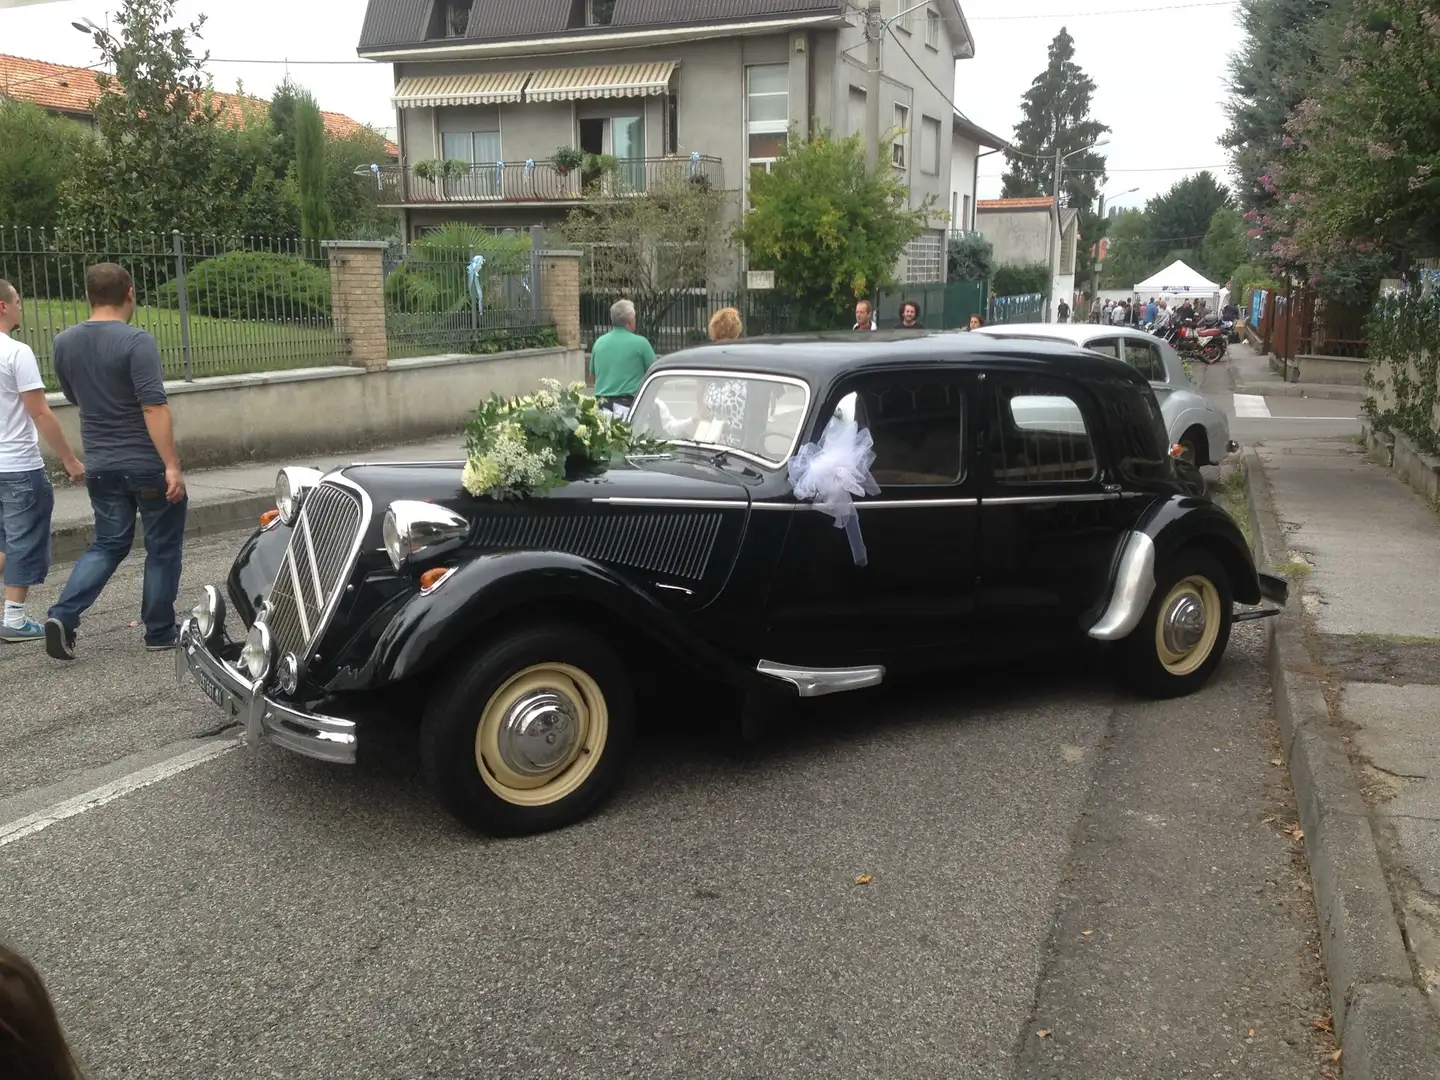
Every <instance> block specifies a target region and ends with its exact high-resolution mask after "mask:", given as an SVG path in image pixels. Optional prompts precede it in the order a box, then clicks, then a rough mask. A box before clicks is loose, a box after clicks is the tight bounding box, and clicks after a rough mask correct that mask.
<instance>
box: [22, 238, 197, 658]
mask: <svg viewBox="0 0 1440 1080" xmlns="http://www.w3.org/2000/svg"><path fill="white" fill-rule="evenodd" d="M85 296H86V299H87V300H88V302H89V304H90V318H89V319H87V320H86V321H85V322H82V323H77V324H76V325H74V326H72V327H69V328H68V329H66V330H63V331H61V332H60V333H59V334H57V335H56V336H55V339H54V342H53V344H52V356H53V360H54V365H55V378H56V381H57V382H58V383H59V386H60V390H61V392H62V393H63V394H64V395H65V400H67V401H69V402H70V403H71V404H72V405H75V406H77V407H78V409H79V413H80V441H81V446H82V451H83V453H84V460H83V461H82V460H81V459H80V458H79V457H78V456H77V455H76V454H75V452H74V450H73V449H72V448H71V446H70V443H69V441H68V440H67V439H66V437H65V433H64V431H63V430H62V429H61V426H60V422H59V421H58V420H57V419H56V418H55V414H54V413H53V412H51V411H50V407H49V405H48V403H47V399H46V388H45V380H44V378H43V376H42V375H41V372H40V365H39V363H38V362H37V360H36V357H35V353H34V351H33V350H32V349H31V348H30V346H28V345H26V344H25V343H24V342H23V341H21V340H19V339H18V338H16V337H14V336H13V335H14V333H15V331H16V329H17V328H19V327H20V325H21V323H22V321H23V318H24V305H23V302H22V298H21V296H20V292H19V290H18V289H17V288H16V287H15V286H14V285H13V284H11V283H10V282H8V281H3V280H0V566H3V572H4V578H5V615H4V622H3V627H0V642H4V643H6V644H24V643H27V642H38V641H41V640H43V641H44V642H45V650H46V652H48V653H49V654H50V655H51V656H52V657H54V658H55V659H57V660H73V659H75V641H76V631H77V630H78V628H79V626H80V617H81V615H83V614H84V613H85V611H87V610H88V609H89V608H90V606H91V605H92V604H94V603H95V601H96V600H98V599H99V597H100V594H101V592H102V591H103V590H104V588H105V586H106V584H108V583H109V581H110V578H111V577H112V576H113V575H114V573H115V571H116V570H117V569H119V566H120V563H121V562H122V561H123V560H124V559H125V557H126V556H127V555H128V554H129V553H130V547H131V544H132V543H133V542H134V539H135V519H136V518H137V517H139V518H140V520H141V521H142V522H143V523H144V526H145V581H144V587H143V599H142V603H141V619H142V621H143V623H144V626H145V646H146V648H148V649H151V650H164V649H173V648H175V646H176V644H177V641H178V638H179V631H178V627H177V624H176V621H175V598H176V596H177V595H178V594H179V591H180V569H181V557H182V548H183V545H184V539H185V518H186V513H187V506H188V502H187V499H186V495H185V478H184V476H183V474H182V473H181V471H180V456H179V454H178V453H177V452H176V449H175V433H174V426H173V422H172V420H171V416H170V406H169V399H168V398H167V397H166V394H165V375H164V371H163V368H162V366H161V363H160V350H159V346H158V345H157V344H156V341H155V339H154V338H153V337H151V336H150V335H149V334H148V333H146V332H145V331H144V330H140V329H137V328H136V327H133V326H131V325H130V320H131V318H132V317H133V316H134V314H135V285H134V282H133V281H132V280H131V277H130V274H129V272H128V271H126V270H125V269H124V268H123V267H121V266H118V265H116V264H114V263H99V264H97V265H95V266H92V267H90V269H89V270H88V271H87V273H86V275H85ZM42 437H43V438H44V440H45V442H46V443H47V444H48V445H49V447H50V449H51V450H52V451H53V452H54V454H55V455H56V457H58V458H59V459H60V461H61V463H62V464H63V465H64V467H65V472H66V473H67V474H68V475H69V477H70V479H71V480H72V481H73V482H75V483H80V482H82V481H83V482H84V484H85V487H86V490H87V493H88V494H89V497H90V506H91V509H92V510H93V511H94V515H95V532H94V535H95V539H94V541H93V542H92V543H91V544H90V546H89V548H87V549H86V551H85V553H84V554H83V555H81V556H80V559H79V561H77V562H76V563H75V566H74V568H73V569H72V570H71V572H70V578H69V580H68V581H67V582H66V585H65V588H64V589H63V590H62V591H61V593H60V597H59V599H58V600H56V602H55V603H54V604H53V605H52V606H51V608H50V610H49V612H48V613H47V617H46V619H45V622H44V623H43V624H42V623H39V622H37V621H36V620H35V619H34V618H32V617H31V616H30V615H29V613H28V612H27V610H26V602H27V601H28V599H29V591H30V590H31V589H32V588H34V587H35V586H37V585H43V584H44V583H45V580H46V578H47V577H48V575H49V572H50V557H51V519H52V516H53V513H54V508H55V491H54V487H53V485H52V484H51V480H50V476H49V473H48V471H47V469H46V466H45V460H44V458H43V457H42V455H41V452H40V439H41V438H42Z"/></svg>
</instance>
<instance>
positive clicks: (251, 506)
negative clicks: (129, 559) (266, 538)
mask: <svg viewBox="0 0 1440 1080" xmlns="http://www.w3.org/2000/svg"><path fill="white" fill-rule="evenodd" d="M274 505H275V496H274V495H273V494H271V493H269V492H267V493H266V494H263V495H256V494H254V493H252V492H244V493H240V494H236V495H235V496H234V497H232V498H226V499H207V500H206V501H205V502H203V503H191V504H190V507H189V510H188V513H187V514H186V517H185V535H186V537H187V538H193V537H197V536H209V535H212V534H214V533H222V532H230V531H232V530H234V529H244V528H247V527H251V526H257V525H259V523H260V522H259V518H260V515H261V514H263V513H264V512H265V511H266V510H269V509H271V508H272V507H274ZM144 536H145V529H144V526H143V525H141V524H139V523H138V522H137V523H136V527H135V543H136V545H137V546H139V544H140V543H141V541H142V540H143V539H144ZM94 539H95V524H94V522H77V523H73V524H68V525H59V526H56V527H54V528H52V529H51V530H50V559H51V561H52V562H57V563H62V562H74V561H75V560H76V559H78V558H79V557H80V556H81V554H82V553H83V552H84V551H85V549H86V548H87V547H89V546H90V542H91V541H92V540H94Z"/></svg>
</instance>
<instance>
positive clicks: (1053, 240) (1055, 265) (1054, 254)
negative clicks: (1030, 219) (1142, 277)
mask: <svg viewBox="0 0 1440 1080" xmlns="http://www.w3.org/2000/svg"><path fill="white" fill-rule="evenodd" d="M1108 145H1110V140H1109V139H1097V140H1096V141H1095V142H1093V143H1091V144H1090V145H1089V146H1082V147H1081V148H1080V149H1079V150H1071V151H1070V152H1069V153H1068V154H1062V153H1061V152H1060V145H1059V140H1058V139H1057V140H1056V145H1055V193H1054V195H1053V196H1051V199H1050V228H1051V230H1052V231H1051V233H1050V293H1051V296H1050V299H1051V300H1054V299H1055V296H1054V293H1055V274H1056V273H1057V272H1058V270H1059V269H1060V263H1059V259H1060V235H1061V234H1060V176H1061V174H1062V173H1063V172H1064V170H1065V162H1067V161H1069V160H1070V159H1071V158H1072V157H1074V156H1075V155H1076V154H1083V153H1086V152H1087V151H1090V150H1094V149H1096V148H1097V147H1100V146H1108ZM1050 312H1051V307H1050V304H1049V302H1047V303H1046V305H1045V321H1046V322H1049V321H1050Z"/></svg>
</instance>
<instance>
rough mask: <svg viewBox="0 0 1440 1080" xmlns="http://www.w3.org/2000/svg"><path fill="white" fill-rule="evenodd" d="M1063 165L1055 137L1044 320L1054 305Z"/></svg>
mask: <svg viewBox="0 0 1440 1080" xmlns="http://www.w3.org/2000/svg"><path fill="white" fill-rule="evenodd" d="M1063 165H1064V159H1063V158H1062V157H1061V156H1060V139H1059V138H1058V135H1057V138H1056V139H1055V192H1054V194H1053V195H1052V196H1051V198H1050V230H1051V231H1050V284H1049V285H1048V286H1047V287H1046V290H1045V291H1046V293H1047V294H1049V295H1048V298H1047V299H1046V301H1045V321H1046V322H1051V321H1053V315H1054V307H1055V296H1054V292H1055V274H1056V271H1058V270H1059V268H1060V267H1059V264H1058V263H1057V261H1056V257H1057V256H1058V255H1059V253H1060V171H1061V168H1062V167H1063Z"/></svg>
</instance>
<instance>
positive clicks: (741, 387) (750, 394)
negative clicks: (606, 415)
mask: <svg viewBox="0 0 1440 1080" xmlns="http://www.w3.org/2000/svg"><path fill="white" fill-rule="evenodd" d="M809 396H810V392H809V389H808V388H807V387H805V386H804V385H803V384H801V383H798V382H792V381H790V380H788V379H779V378H776V377H774V376H767V375H749V374H741V373H731V372H724V373H722V372H705V373H700V372H685V371H677V372H674V373H668V372H667V373H666V374H663V375H657V376H655V378H653V379H651V380H650V381H649V382H647V383H646V384H645V387H644V389H643V390H641V392H640V398H639V400H637V401H636V402H635V408H634V410H633V411H632V412H631V414H630V425H631V427H632V428H633V429H634V430H635V432H636V433H637V434H642V435H649V436H651V437H652V438H656V439H664V440H666V441H668V442H680V443H692V444H694V445H696V446H707V447H714V448H715V449H717V450H734V451H736V452H737V453H740V454H744V455H746V456H748V457H752V458H755V459H756V460H758V461H761V462H764V463H766V464H769V465H783V464H784V463H785V462H786V461H788V460H789V458H790V455H791V454H793V453H794V452H795V441H796V439H797V438H798V436H799V434H800V427H801V425H802V424H803V423H804V422H805V407H806V404H807V402H808V400H809Z"/></svg>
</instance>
